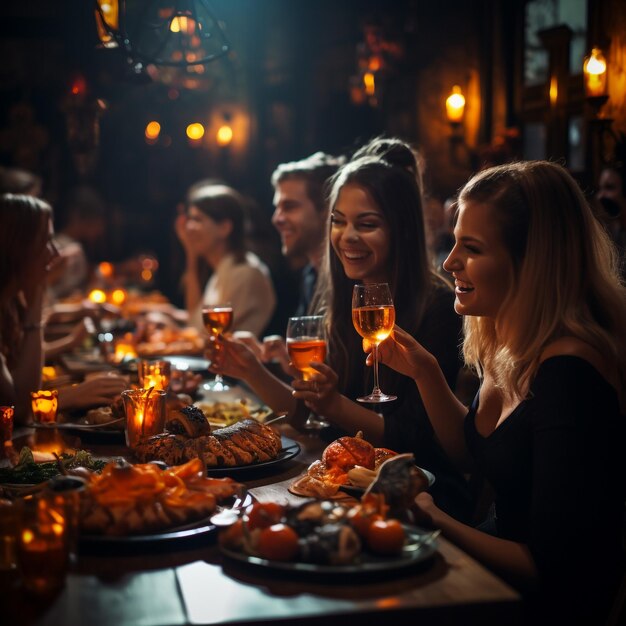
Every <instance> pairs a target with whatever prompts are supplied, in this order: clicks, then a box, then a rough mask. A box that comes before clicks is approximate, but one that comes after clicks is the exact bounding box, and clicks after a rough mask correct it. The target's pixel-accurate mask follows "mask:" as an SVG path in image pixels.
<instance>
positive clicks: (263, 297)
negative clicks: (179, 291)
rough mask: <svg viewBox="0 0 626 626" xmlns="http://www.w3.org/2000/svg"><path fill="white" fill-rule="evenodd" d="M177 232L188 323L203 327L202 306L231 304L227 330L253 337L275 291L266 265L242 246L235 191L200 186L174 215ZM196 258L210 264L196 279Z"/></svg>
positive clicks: (240, 206) (239, 202)
mask: <svg viewBox="0 0 626 626" xmlns="http://www.w3.org/2000/svg"><path fill="white" fill-rule="evenodd" d="M175 228H176V234H177V236H178V239H179V240H180V243H181V244H182V246H183V249H184V251H185V265H186V269H185V274H184V276H183V285H184V291H185V308H186V310H187V314H188V321H189V324H190V325H191V326H194V327H196V328H197V329H199V330H203V329H204V325H203V323H202V306H203V305H211V304H230V305H231V306H232V307H233V324H232V327H231V331H237V330H246V331H249V332H251V333H252V334H253V335H255V336H256V337H259V336H261V334H262V333H263V331H264V330H265V328H266V327H267V325H268V323H269V321H270V318H271V316H272V313H273V312H274V309H275V307H276V295H275V292H274V287H273V285H272V281H271V278H270V273H269V270H268V268H267V266H266V265H265V264H264V263H263V262H262V261H261V260H260V259H259V258H258V257H257V256H256V255H255V254H253V253H252V252H250V251H248V250H247V249H246V247H245V209H244V203H243V199H242V198H241V196H240V194H239V193H238V192H237V191H235V190H234V189H232V188H231V187H228V186H226V185H221V184H211V185H207V186H203V187H202V188H201V189H199V190H198V193H197V194H196V195H193V196H192V197H191V199H190V202H189V205H188V208H187V211H186V213H185V214H182V215H179V216H178V217H177V219H176V224H175ZM200 261H204V262H206V264H207V265H208V266H209V267H210V269H211V277H210V278H209V280H208V282H207V283H206V285H202V284H201V277H200V274H199V268H200Z"/></svg>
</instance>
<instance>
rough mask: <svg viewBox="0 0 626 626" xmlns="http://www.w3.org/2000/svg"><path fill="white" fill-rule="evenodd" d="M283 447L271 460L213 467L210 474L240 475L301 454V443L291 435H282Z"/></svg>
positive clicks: (263, 468)
mask: <svg viewBox="0 0 626 626" xmlns="http://www.w3.org/2000/svg"><path fill="white" fill-rule="evenodd" d="M281 444H282V447H281V449H280V451H279V453H278V456H277V457H276V458H274V459H271V460H269V461H260V462H257V463H251V464H250V465H235V466H233V467H212V468H207V475H208V476H230V475H238V474H242V473H244V472H245V473H248V472H251V471H255V472H256V471H259V470H265V469H267V468H271V467H275V466H277V465H282V464H283V463H286V462H287V461H289V460H290V459H293V458H294V457H296V456H298V454H300V444H299V443H298V442H297V441H294V440H293V439H290V438H289V437H285V436H284V435H282V436H281Z"/></svg>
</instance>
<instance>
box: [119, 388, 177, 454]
mask: <svg viewBox="0 0 626 626" xmlns="http://www.w3.org/2000/svg"><path fill="white" fill-rule="evenodd" d="M166 397H167V392H165V391H163V390H162V389H154V388H153V387H150V388H149V389H127V390H126V391H123V392H122V400H123V402H124V412H125V413H126V445H127V446H128V447H129V448H134V447H135V446H136V445H137V444H138V443H139V442H140V441H142V440H144V439H147V438H148V437H152V435H158V434H160V433H162V432H163V429H164V428H165V408H166V407H165V399H166Z"/></svg>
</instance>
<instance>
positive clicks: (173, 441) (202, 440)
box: [134, 419, 282, 468]
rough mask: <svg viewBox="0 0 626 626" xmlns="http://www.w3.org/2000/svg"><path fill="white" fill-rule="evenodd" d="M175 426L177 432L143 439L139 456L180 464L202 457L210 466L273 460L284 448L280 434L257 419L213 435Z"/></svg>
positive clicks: (147, 459)
mask: <svg viewBox="0 0 626 626" xmlns="http://www.w3.org/2000/svg"><path fill="white" fill-rule="evenodd" d="M172 430H175V432H167V433H163V434H161V435H155V436H153V437H150V438H149V439H147V440H146V441H144V442H142V443H140V444H139V445H138V446H137V447H136V448H135V449H134V452H135V456H136V457H137V459H138V460H139V461H141V462H147V461H153V460H158V461H163V462H164V463H167V465H179V464H181V463H184V462H186V461H188V460H190V459H193V458H200V459H202V461H203V462H204V464H205V465H206V466H207V467H209V468H211V467H234V466H236V465H251V464H253V463H261V462H265V461H271V460H272V459H275V458H276V457H277V456H278V454H279V452H280V450H281V448H282V444H281V439H280V435H279V434H278V433H276V431H275V430H274V429H273V428H270V427H269V426H265V425H264V424H261V423H259V422H257V421H256V420H254V419H246V420H242V421H241V422H237V423H236V424H233V425H231V426H228V427H226V428H219V429H217V430H214V431H213V432H212V433H211V434H210V435H209V434H200V435H198V436H190V435H189V434H188V432H189V431H187V430H185V432H182V429H181V428H180V427H179V424H178V423H177V424H176V426H175V427H174V428H173V429H172ZM195 432H198V431H197V430H196V431H195Z"/></svg>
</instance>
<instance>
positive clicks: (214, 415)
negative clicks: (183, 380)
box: [194, 398, 274, 428]
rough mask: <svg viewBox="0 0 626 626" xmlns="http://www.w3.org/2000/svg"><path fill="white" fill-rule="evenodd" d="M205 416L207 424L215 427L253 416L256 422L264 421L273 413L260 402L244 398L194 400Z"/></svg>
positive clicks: (228, 424) (222, 426)
mask: <svg viewBox="0 0 626 626" xmlns="http://www.w3.org/2000/svg"><path fill="white" fill-rule="evenodd" d="M194 406H196V407H198V408H199V409H200V410H201V411H202V412H203V413H204V416H205V417H206V418H207V421H208V422H209V424H210V425H211V426H213V427H215V428H224V427H226V426H231V425H232V424H235V423H236V422H240V421H241V420H244V419H247V418H249V417H252V418H254V419H255V420H257V421H258V422H265V421H267V420H269V419H271V417H272V416H273V415H274V412H273V411H272V409H270V408H269V407H268V406H265V405H261V404H254V403H252V402H250V401H249V400H248V399H246V398H238V399H236V400H233V401H228V402H223V401H222V402H207V401H200V402H194Z"/></svg>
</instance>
